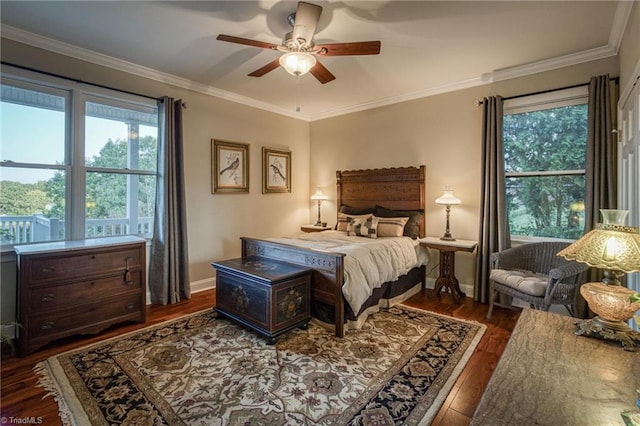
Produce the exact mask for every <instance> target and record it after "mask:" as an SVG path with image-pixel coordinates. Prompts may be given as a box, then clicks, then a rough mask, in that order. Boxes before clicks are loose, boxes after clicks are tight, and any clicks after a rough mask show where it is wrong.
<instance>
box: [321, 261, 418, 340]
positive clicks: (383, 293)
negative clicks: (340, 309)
mask: <svg viewBox="0 0 640 426" xmlns="http://www.w3.org/2000/svg"><path fill="white" fill-rule="evenodd" d="M424 269H425V267H424V266H419V267H417V268H413V269H412V270H410V271H409V272H407V273H406V274H405V275H403V276H401V277H400V278H398V279H397V280H396V281H392V282H387V283H384V284H383V285H382V286H381V287H379V288H376V289H374V290H373V294H372V295H371V297H370V298H369V299H367V301H366V302H365V303H364V304H363V305H362V308H360V312H358V315H355V314H354V312H353V311H352V310H351V307H350V306H349V304H348V303H345V318H344V324H345V325H346V327H345V328H346V329H357V328H360V326H361V325H362V323H364V321H366V319H367V316H369V315H370V314H372V313H373V312H377V311H379V310H380V309H381V308H387V307H390V306H394V305H398V304H400V303H402V302H404V301H405V300H407V299H408V298H410V297H411V296H413V295H414V294H417V293H419V292H420V291H421V290H422V288H423V287H424V277H425V270H424ZM311 316H312V317H313V320H314V321H316V322H317V323H319V324H321V325H322V326H324V327H328V328H332V327H333V328H335V320H334V318H335V308H334V307H333V306H332V305H329V304H326V303H322V302H318V301H314V303H312V305H311Z"/></svg>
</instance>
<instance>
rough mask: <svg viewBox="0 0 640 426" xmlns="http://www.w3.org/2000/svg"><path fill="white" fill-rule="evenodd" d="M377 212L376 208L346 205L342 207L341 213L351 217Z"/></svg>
mask: <svg viewBox="0 0 640 426" xmlns="http://www.w3.org/2000/svg"><path fill="white" fill-rule="evenodd" d="M375 211H376V208H375V207H349V206H346V205H344V204H343V205H342V206H341V207H340V213H344V214H350V215H363V214H373V213H374V212H375Z"/></svg>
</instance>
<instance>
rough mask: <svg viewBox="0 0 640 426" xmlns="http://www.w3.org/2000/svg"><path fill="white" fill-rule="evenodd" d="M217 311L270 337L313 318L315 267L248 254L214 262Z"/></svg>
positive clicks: (270, 341)
mask: <svg viewBox="0 0 640 426" xmlns="http://www.w3.org/2000/svg"><path fill="white" fill-rule="evenodd" d="M212 266H213V267H214V268H215V269H216V308H215V310H216V312H218V314H221V315H222V316H228V317H230V318H232V319H234V320H236V321H238V322H240V323H242V324H244V325H246V326H248V327H250V328H252V329H254V330H256V331H258V332H259V333H261V334H263V335H265V336H267V337H268V338H269V344H273V343H275V338H276V337H277V336H279V335H280V334H282V333H285V332H287V331H289V330H291V329H292V328H295V327H303V328H304V327H306V326H307V324H308V323H309V320H310V319H311V313H310V312H311V311H310V297H311V296H310V290H311V269H309V268H305V267H302V266H298V265H293V264H289V263H285V262H281V261H276V260H272V259H266V258H260V257H245V258H239V259H231V260H224V261H220V262H213V263H212Z"/></svg>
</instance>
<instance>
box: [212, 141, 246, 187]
mask: <svg viewBox="0 0 640 426" xmlns="http://www.w3.org/2000/svg"><path fill="white" fill-rule="evenodd" d="M211 153H212V165H211V192H212V193H213V194H217V193H237V192H245V193H248V192H249V144H245V143H238V142H228V141H223V140H218V139H211Z"/></svg>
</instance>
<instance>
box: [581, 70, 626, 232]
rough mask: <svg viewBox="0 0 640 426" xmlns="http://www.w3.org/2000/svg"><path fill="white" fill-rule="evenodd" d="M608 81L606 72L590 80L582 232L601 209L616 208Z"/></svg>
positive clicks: (614, 148)
mask: <svg viewBox="0 0 640 426" xmlns="http://www.w3.org/2000/svg"><path fill="white" fill-rule="evenodd" d="M611 84H612V83H611V80H610V79H609V76H608V75H601V76H597V77H593V78H592V79H591V81H590V82H589V118H588V126H589V128H588V136H587V165H586V166H587V167H586V170H587V194H586V197H585V228H584V230H585V232H588V231H590V230H592V229H593V227H594V226H595V224H596V223H598V222H600V209H615V208H616V206H617V195H616V191H617V185H618V181H617V178H618V172H617V164H618V155H617V144H616V141H615V139H614V137H613V133H612V131H613V130H614V129H615V122H614V120H615V107H614V105H615V103H614V102H615V100H614V98H613V97H612V93H611V92H612V90H611ZM614 92H615V90H614Z"/></svg>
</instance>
